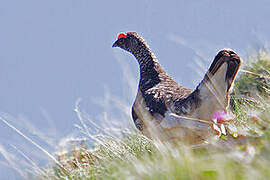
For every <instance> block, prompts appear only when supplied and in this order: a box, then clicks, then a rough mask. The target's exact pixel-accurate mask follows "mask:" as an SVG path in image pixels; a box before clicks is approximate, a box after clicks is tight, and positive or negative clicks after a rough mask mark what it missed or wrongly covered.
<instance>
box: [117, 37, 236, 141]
mask: <svg viewBox="0 0 270 180" xmlns="http://www.w3.org/2000/svg"><path fill="white" fill-rule="evenodd" d="M113 47H120V48H122V49H124V50H126V51H128V52H130V53H131V54H133V55H134V56H135V58H136V59H137V61H138V63H139V66H140V81H139V87H138V92H137V96H136V99H135V102H134V104H133V106H132V118H133V121H134V123H135V126H136V127H137V128H138V129H139V130H140V131H141V132H142V133H143V134H145V135H146V136H148V137H153V136H156V135H157V134H158V136H159V137H161V138H163V139H167V138H172V139H174V138H179V137H180V139H188V141H191V142H194V141H195V142H200V141H201V140H205V139H206V136H207V134H209V132H210V131H211V124H212V119H213V114H214V113H215V112H217V111H224V112H227V108H228V105H229V100H230V96H229V95H230V89H231V87H232V84H233V82H234V79H235V76H236V74H237V72H238V69H239V67H240V64H241V60H240V58H239V56H238V55H237V54H236V53H235V52H234V51H232V50H229V49H224V50H221V51H219V52H218V54H217V55H216V57H215V58H214V61H213V62H212V64H211V66H210V68H209V69H208V71H207V73H206V74H205V76H204V78H203V80H202V81H201V83H200V84H199V85H198V86H197V87H196V89H195V90H191V89H188V88H185V87H182V86H180V85H178V84H177V83H176V82H175V81H174V80H173V79H172V78H171V77H170V76H169V75H168V74H167V73H166V72H165V71H164V69H163V68H162V67H161V65H160V64H159V62H158V60H157V58H156V56H155V55H154V53H153V52H152V51H151V49H150V47H149V46H148V45H147V43H146V41H145V40H144V39H143V38H142V37H141V36H140V35H139V34H138V33H136V32H127V33H120V34H119V35H118V39H117V41H116V42H115V43H114V44H113Z"/></svg>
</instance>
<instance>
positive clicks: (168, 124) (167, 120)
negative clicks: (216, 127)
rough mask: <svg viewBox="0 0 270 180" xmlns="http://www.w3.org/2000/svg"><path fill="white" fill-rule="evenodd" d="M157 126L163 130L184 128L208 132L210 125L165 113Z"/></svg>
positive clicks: (207, 122) (194, 119)
mask: <svg viewBox="0 0 270 180" xmlns="http://www.w3.org/2000/svg"><path fill="white" fill-rule="evenodd" d="M159 125H160V126H161V127H162V128H164V129H175V128H185V129H191V130H209V129H210V126H211V125H212V123H211V122H209V121H204V120H200V119H196V118H191V117H184V116H179V115H177V114H175V113H170V112H167V113H166V115H165V117H164V118H163V119H162V121H161V123H160V124H159Z"/></svg>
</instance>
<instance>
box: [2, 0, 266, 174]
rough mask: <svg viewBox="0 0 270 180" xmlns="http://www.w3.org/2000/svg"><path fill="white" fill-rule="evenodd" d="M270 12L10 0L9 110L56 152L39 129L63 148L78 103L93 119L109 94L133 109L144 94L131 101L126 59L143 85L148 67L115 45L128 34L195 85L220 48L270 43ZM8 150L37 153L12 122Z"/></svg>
mask: <svg viewBox="0 0 270 180" xmlns="http://www.w3.org/2000/svg"><path fill="white" fill-rule="evenodd" d="M269 8H270V1H268V0H260V1H251V0H248V1H247V0H239V1H234V0H229V1H216V0H200V1H198V0H194V1H188V0H178V1H177V0H174V1H156V0H137V1H120V0H119V1H117V0H115V1H104V0H100V1H91V0H77V1H75V0H73V1H72V0H46V1H45V0H44V1H41V0H25V1H21V0H8V1H1V2H0V87H1V93H0V112H2V115H4V116H5V117H6V116H8V119H9V120H10V122H12V123H13V124H14V125H15V126H16V127H18V128H19V129H21V130H23V131H24V132H26V133H28V131H29V132H31V134H32V136H31V137H32V138H34V139H35V138H36V140H37V141H39V142H40V143H41V144H43V145H44V146H46V147H47V144H46V143H44V142H42V141H41V140H40V139H39V138H40V137H39V138H37V137H35V131H34V130H33V129H34V128H33V129H31V126H34V127H36V129H38V130H40V131H41V132H43V133H44V134H45V135H48V136H50V137H54V138H53V139H52V140H53V141H54V143H56V142H57V141H58V140H59V139H60V138H63V137H65V136H67V135H69V134H71V133H72V132H74V126H73V125H74V123H78V119H77V117H76V114H75V113H74V111H73V109H74V105H75V101H76V100H77V99H78V98H82V100H83V108H84V109H85V110H86V111H87V112H88V113H89V114H91V115H93V117H96V116H97V115H98V114H99V113H100V112H101V111H102V108H101V107H99V106H98V105H96V104H95V103H94V102H95V101H96V99H97V98H99V99H102V98H103V96H104V93H105V91H106V90H108V91H109V92H110V94H112V95H113V96H116V97H122V98H124V99H125V100H126V102H127V104H129V105H130V104H132V99H133V97H134V96H135V94H132V95H130V97H125V96H127V95H128V93H127V92H126V91H127V90H126V89H127V88H126V86H127V84H126V83H125V81H124V80H123V71H122V69H121V65H120V64H119V62H124V63H126V64H127V65H128V66H129V67H130V70H131V74H132V75H133V76H134V77H135V78H136V79H137V73H138V66H137V63H136V61H135V59H134V58H133V57H132V56H130V55H129V54H127V53H126V52H123V51H122V50H120V49H113V48H112V47H111V45H112V43H113V42H114V41H115V40H116V37H117V34H118V33H119V32H125V31H137V32H139V33H140V34H141V35H143V37H144V38H145V39H146V40H147V42H148V44H149V45H150V46H151V48H152V49H153V51H154V53H155V54H156V55H157V57H158V59H159V61H160V63H161V64H162V65H163V66H164V68H165V69H166V70H167V71H168V73H169V74H170V75H172V76H173V77H174V79H176V80H177V81H178V82H179V83H181V84H183V85H185V86H187V87H190V88H194V87H195V84H196V83H198V82H199V80H200V75H199V74H200V73H202V72H204V71H205V70H206V69H205V68H206V67H208V66H209V64H210V62H211V61H212V59H213V57H214V56H215V54H216V52H217V51H218V50H219V49H222V48H225V47H229V48H232V49H234V50H236V52H238V53H239V54H240V56H246V55H248V54H250V53H251V51H252V50H254V49H258V48H261V47H263V46H265V45H268V43H269V42H270V33H269V32H270V24H269V17H270V11H269ZM119 57H120V58H119ZM118 58H119V59H120V60H119V59H118ZM198 63H201V64H202V66H203V67H204V68H202V69H200V66H198ZM122 64H123V63H122ZM122 66H123V65H122ZM198 70H199V71H198ZM133 90H134V89H133ZM128 120H129V119H127V121H128ZM27 123H29V124H27ZM123 123H124V122H123ZM29 128H30V130H29ZM75 131H76V130H75ZM33 134H34V135H33ZM36 135H37V136H38V135H39V132H36ZM0 144H1V145H3V146H5V147H6V148H8V149H10V148H9V147H8V146H9V144H14V145H16V146H18V147H19V148H23V149H24V150H25V151H31V149H32V148H33V147H32V146H31V145H30V144H27V143H26V142H24V140H23V139H20V138H19V137H18V136H17V135H16V134H15V133H14V132H13V131H11V130H10V129H9V128H7V127H6V126H5V125H4V124H3V123H2V122H0ZM27 148H28V149H27ZM48 150H50V151H51V152H53V147H48ZM37 154H38V153H37ZM2 159H3V158H1V155H0V160H1V161H2ZM3 161H4V160H3ZM4 169H6V167H5V166H4V165H2V164H0V173H1V176H2V175H3V174H2V173H5V174H6V176H7V177H9V178H10V179H16V178H18V176H17V175H16V176H15V175H14V176H13V175H12V173H11V169H10V168H8V170H5V171H4Z"/></svg>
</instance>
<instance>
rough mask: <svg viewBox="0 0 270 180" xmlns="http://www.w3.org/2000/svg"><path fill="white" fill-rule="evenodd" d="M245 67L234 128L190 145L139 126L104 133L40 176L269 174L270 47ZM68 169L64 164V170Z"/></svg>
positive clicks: (262, 176) (236, 93)
mask: <svg viewBox="0 0 270 180" xmlns="http://www.w3.org/2000/svg"><path fill="white" fill-rule="evenodd" d="M249 62H250V64H248V65H245V66H243V67H242V72H241V75H240V76H239V77H238V78H237V81H236V82H235V88H234V90H233V92H232V96H231V102H230V104H231V110H232V112H233V113H234V114H235V116H236V118H235V120H234V122H233V123H231V124H230V125H229V132H230V133H229V134H228V135H227V136H222V137H220V139H219V140H218V141H215V142H213V143H208V144H203V145H198V146H187V145H185V144H182V143H181V142H179V144H169V143H164V142H163V143H161V142H159V141H158V140H150V139H148V138H146V137H144V136H143V135H141V134H140V133H139V132H137V131H135V130H130V131H126V132H123V136H122V137H121V138H117V137H113V136H112V137H111V136H103V137H101V138H99V141H98V143H97V145H95V147H94V148H90V146H88V145H87V142H84V143H81V144H80V145H77V146H74V147H72V148H71V149H67V152H65V153H59V154H58V155H57V159H58V161H59V162H60V163H61V164H62V167H59V166H57V165H55V164H52V165H51V167H49V168H46V169H43V170H44V172H46V173H45V175H39V174H36V175H35V179H207V180H208V179H210V180H216V179H240V180H241V179H270V130H269V125H270V122H269V120H270V103H269V97H270V91H269V90H270V79H269V77H270V58H269V54H268V53H266V52H265V51H261V52H259V53H258V54H257V55H256V56H253V57H250V59H249ZM64 169H65V170H64Z"/></svg>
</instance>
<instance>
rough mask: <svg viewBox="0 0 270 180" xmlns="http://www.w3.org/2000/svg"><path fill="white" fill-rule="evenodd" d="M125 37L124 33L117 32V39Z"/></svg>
mask: <svg viewBox="0 0 270 180" xmlns="http://www.w3.org/2000/svg"><path fill="white" fill-rule="evenodd" d="M126 37H127V35H126V33H119V34H118V36H117V38H118V39H120V38H126Z"/></svg>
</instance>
